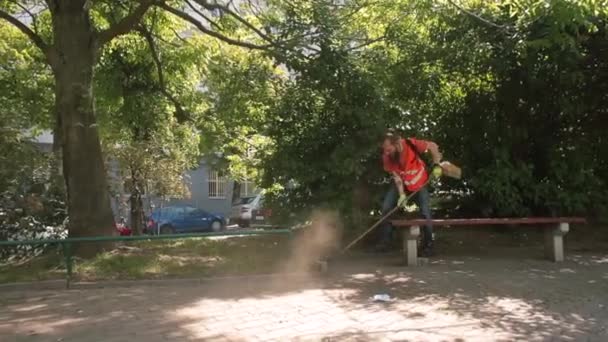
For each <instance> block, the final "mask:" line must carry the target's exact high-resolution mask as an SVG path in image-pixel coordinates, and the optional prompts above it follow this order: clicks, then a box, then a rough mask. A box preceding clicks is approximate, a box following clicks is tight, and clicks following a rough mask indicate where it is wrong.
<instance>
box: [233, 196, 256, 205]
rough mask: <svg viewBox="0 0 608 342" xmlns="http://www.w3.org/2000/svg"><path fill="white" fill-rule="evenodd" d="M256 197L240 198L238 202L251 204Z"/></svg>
mask: <svg viewBox="0 0 608 342" xmlns="http://www.w3.org/2000/svg"><path fill="white" fill-rule="evenodd" d="M254 199H255V197H243V198H241V199H239V200H238V201H237V202H236V204H250V203H251V202H253V200H254Z"/></svg>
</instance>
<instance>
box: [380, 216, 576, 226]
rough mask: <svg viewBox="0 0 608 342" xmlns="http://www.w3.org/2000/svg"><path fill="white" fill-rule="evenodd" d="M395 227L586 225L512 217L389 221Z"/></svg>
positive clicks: (566, 220)
mask: <svg viewBox="0 0 608 342" xmlns="http://www.w3.org/2000/svg"><path fill="white" fill-rule="evenodd" d="M391 222H392V224H393V225H394V226H395V227H406V226H423V225H425V224H427V223H429V222H430V223H432V224H433V225H434V226H463V225H473V226H475V225H490V224H550V223H586V222H587V220H586V219H585V218H583V217H513V218H473V219H433V220H425V219H413V220H391Z"/></svg>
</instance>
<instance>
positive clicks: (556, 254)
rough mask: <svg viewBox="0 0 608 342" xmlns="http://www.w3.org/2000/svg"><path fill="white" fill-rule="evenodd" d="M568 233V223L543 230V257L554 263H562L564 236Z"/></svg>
mask: <svg viewBox="0 0 608 342" xmlns="http://www.w3.org/2000/svg"><path fill="white" fill-rule="evenodd" d="M568 231H570V225H569V224H568V223H560V224H558V225H557V226H552V227H547V228H545V255H546V257H547V258H548V259H549V260H552V261H554V262H561V261H564V235H566V234H567V233H568Z"/></svg>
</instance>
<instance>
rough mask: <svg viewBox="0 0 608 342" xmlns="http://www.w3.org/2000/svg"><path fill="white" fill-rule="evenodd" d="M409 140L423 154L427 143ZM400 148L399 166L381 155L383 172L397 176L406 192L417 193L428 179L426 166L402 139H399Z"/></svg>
mask: <svg viewBox="0 0 608 342" xmlns="http://www.w3.org/2000/svg"><path fill="white" fill-rule="evenodd" d="M409 140H410V141H411V142H412V144H413V145H414V146H415V147H416V149H417V150H418V152H420V153H424V152H425V151H426V150H427V148H428V141H426V140H418V139H414V138H409ZM401 146H402V147H403V152H402V153H401V156H400V163H399V164H400V165H399V164H397V163H394V162H393V161H391V160H390V159H389V157H388V155H386V154H382V162H383V164H384V170H385V171H386V172H390V173H391V174H392V173H393V172H396V173H397V174H399V176H400V177H401V179H402V180H403V184H404V185H405V187H406V189H407V190H408V191H417V190H419V189H420V188H421V187H422V185H424V183H425V182H426V181H427V179H428V177H429V176H428V174H427V172H426V165H425V163H424V161H423V160H421V159H420V158H418V156H417V155H416V152H414V150H412V149H411V148H410V145H409V144H408V143H406V142H405V140H404V139H401Z"/></svg>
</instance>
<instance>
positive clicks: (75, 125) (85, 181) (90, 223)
mask: <svg viewBox="0 0 608 342" xmlns="http://www.w3.org/2000/svg"><path fill="white" fill-rule="evenodd" d="M59 3H60V5H57V7H56V8H55V10H54V13H53V17H52V19H53V31H54V43H55V48H56V51H57V59H56V60H55V61H53V63H52V69H53V73H54V76H55V101H56V108H57V110H58V112H59V115H58V116H59V118H60V121H61V140H62V141H61V143H62V152H63V156H62V157H63V174H64V178H65V182H66V188H67V200H68V214H69V217H70V223H69V237H82V236H100V235H112V234H113V233H114V232H115V229H114V218H113V215H112V209H111V206H110V198H109V192H108V186H107V179H106V171H105V166H104V163H103V159H102V154H101V145H100V141H99V134H98V130H97V124H96V120H95V112H94V108H93V88H92V81H93V66H94V64H95V59H96V56H95V54H96V47H95V46H94V34H93V29H92V27H91V23H90V16H89V13H88V11H87V10H85V9H84V8H83V4H82V2H81V1H61V2H59ZM75 247H76V253H77V254H78V255H81V256H85V257H86V256H92V255H94V254H96V253H97V252H99V251H100V250H101V249H102V248H103V247H104V246H102V245H100V244H96V245H93V244H86V245H85V244H80V246H75Z"/></svg>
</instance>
